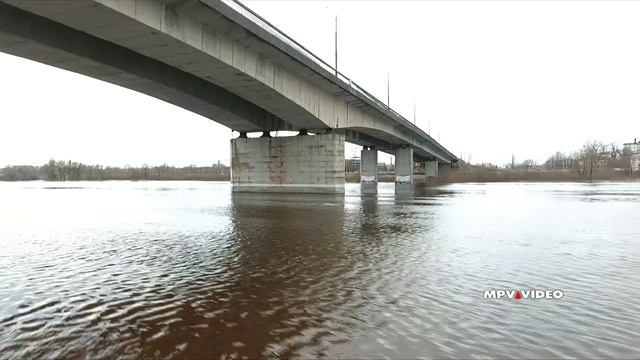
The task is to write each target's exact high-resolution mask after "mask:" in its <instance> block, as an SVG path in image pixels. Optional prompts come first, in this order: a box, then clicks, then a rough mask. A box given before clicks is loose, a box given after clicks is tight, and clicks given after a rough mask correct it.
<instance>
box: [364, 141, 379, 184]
mask: <svg viewBox="0 0 640 360" xmlns="http://www.w3.org/2000/svg"><path fill="white" fill-rule="evenodd" d="M360 182H361V183H369V184H377V183H378V150H375V149H372V148H366V147H365V148H364V149H362V151H360Z"/></svg>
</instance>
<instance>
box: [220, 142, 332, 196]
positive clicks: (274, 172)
mask: <svg viewBox="0 0 640 360" xmlns="http://www.w3.org/2000/svg"><path fill="white" fill-rule="evenodd" d="M231 183H232V186H233V191H234V192H290V193H291V192H294V193H295V192H300V193H344V134H342V133H341V132H333V133H329V134H323V135H314V136H310V135H308V136H290V137H277V138H262V137H261V138H237V139H232V140H231Z"/></svg>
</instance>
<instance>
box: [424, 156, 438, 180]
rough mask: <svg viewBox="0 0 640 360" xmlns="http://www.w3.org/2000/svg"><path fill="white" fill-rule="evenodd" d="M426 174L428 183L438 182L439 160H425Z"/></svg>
mask: <svg viewBox="0 0 640 360" xmlns="http://www.w3.org/2000/svg"><path fill="white" fill-rule="evenodd" d="M424 174H425V176H426V178H427V185H436V184H438V161H435V160H434V161H425V163H424Z"/></svg>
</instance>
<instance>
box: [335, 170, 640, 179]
mask: <svg viewBox="0 0 640 360" xmlns="http://www.w3.org/2000/svg"><path fill="white" fill-rule="evenodd" d="M423 177H424V174H415V179H416V182H420V181H421V179H422V178H423ZM345 178H346V181H347V182H351V183H357V182H360V174H359V173H347V174H346V176H345ZM590 180H609V181H629V180H632V181H637V180H640V172H636V173H634V174H632V175H629V174H628V173H627V172H625V171H618V170H614V169H598V170H594V172H593V178H591V179H589V177H585V176H580V174H578V172H577V171H575V170H514V169H483V168H469V167H467V168H446V167H445V168H442V167H441V168H440V174H439V177H438V182H439V183H461V182H517V181H531V182H563V181H566V182H577V181H590ZM379 181H380V182H394V181H395V179H394V176H393V175H389V174H384V175H380V176H379Z"/></svg>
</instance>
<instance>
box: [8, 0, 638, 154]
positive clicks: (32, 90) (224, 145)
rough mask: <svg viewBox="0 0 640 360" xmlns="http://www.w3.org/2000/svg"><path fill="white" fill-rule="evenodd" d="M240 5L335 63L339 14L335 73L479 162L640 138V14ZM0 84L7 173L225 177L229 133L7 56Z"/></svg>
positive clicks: (539, 8) (604, 7) (507, 7)
mask: <svg viewBox="0 0 640 360" xmlns="http://www.w3.org/2000/svg"><path fill="white" fill-rule="evenodd" d="M245 3H246V4H248V5H249V6H250V7H251V8H253V9H254V10H256V11H257V12H258V13H260V14H261V15H263V16H264V17H265V18H267V19H268V20H269V21H271V22H272V23H274V24H275V25H276V26H278V27H280V28H281V29H282V30H284V31H285V32H287V33H288V34H289V35H291V36H292V37H294V38H295V39H297V40H298V41H300V42H301V43H302V44H303V45H305V46H306V47H308V48H309V49H310V50H312V51H313V52H315V53H316V54H317V55H319V56H321V57H322V58H324V59H325V60H327V61H328V62H330V63H333V57H334V42H333V37H334V18H335V15H336V14H337V15H338V29H339V30H338V32H339V51H338V54H339V59H338V67H339V70H340V71H341V72H343V73H344V74H346V75H347V76H349V77H350V78H352V79H353V80H354V81H355V82H357V83H358V84H360V85H361V86H363V87H364V88H366V89H367V90H368V91H369V92H371V93H373V94H374V95H376V96H378V97H379V98H380V99H382V100H384V101H386V97H387V84H386V82H387V72H389V73H390V79H391V94H390V98H391V106H392V107H393V108H394V109H395V110H396V111H399V112H400V113H401V114H403V115H404V116H405V117H406V118H407V119H409V120H413V107H414V101H415V103H416V107H417V124H418V126H420V127H421V128H422V129H424V130H425V131H427V130H429V129H430V132H431V134H432V136H434V137H435V138H436V139H438V138H439V139H440V141H441V143H442V144H443V145H444V146H446V147H447V148H448V149H450V150H451V151H453V152H454V153H456V154H457V155H459V156H460V155H461V154H462V155H463V157H464V158H465V159H468V157H469V156H471V161H472V162H480V161H485V162H492V163H497V164H504V163H507V162H510V159H511V154H512V153H513V154H515V156H516V159H517V160H520V161H521V160H524V159H526V158H531V159H534V160H537V161H538V162H543V161H544V160H545V159H546V157H547V156H549V155H550V154H552V153H553V152H554V151H556V150H560V151H566V152H569V151H571V150H574V149H577V148H579V147H580V145H581V144H582V143H583V142H585V141H586V140H590V139H600V140H602V141H604V142H617V143H623V142H628V141H632V140H633V138H634V137H638V138H640V101H639V100H640V21H638V19H640V2H633V1H584V2H583V1H407V2H401V1H388V2H386V1H372V2H368V1H356V2H337V1H315V2H312V1H304V2H303V1H299V2H293V1H246V2H245ZM0 84H1V85H0V99H1V104H2V107H1V110H0V111H1V112H0V166H4V165H6V164H43V163H45V162H46V161H48V159H50V158H56V159H73V160H76V161H82V162H85V163H101V164H108V165H125V164H130V165H140V164H144V163H147V164H152V165H155V164H162V163H168V164H173V165H189V164H198V165H206V164H211V163H215V162H217V161H218V160H220V161H222V162H224V163H227V164H228V163H229V138H230V137H231V131H230V130H229V129H228V128H225V127H224V126H221V125H219V124H217V123H215V122H213V121H210V120H208V119H205V118H203V117H200V116H198V115H195V114H192V113H190V112H188V111H185V110H182V109H180V108H177V107H175V106H173V105H169V104H167V103H164V102H162V101H159V100H156V99H153V98H150V97H148V96H146V95H142V94H138V93H135V92H133V91H129V90H126V89H123V88H120V87H117V86H114V85H110V84H107V83H103V82H100V81H97V80H94V79H91V78H87V77H84V76H81V75H77V74H73V73H69V72H66V71H62V70H58V69H55V68H51V67H48V66H44V65H40V64H37V63H33V62H30V61H27V60H23V59H20V58H15V57H12V56H9V55H5V54H0ZM356 149H357V147H355V146H349V147H348V148H347V155H351V154H353V153H355V150H356ZM382 158H383V159H386V158H385V157H382Z"/></svg>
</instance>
